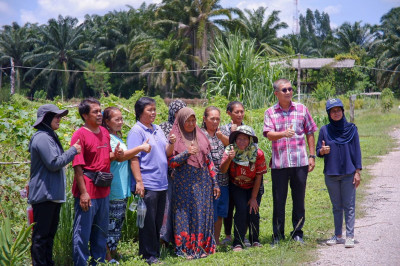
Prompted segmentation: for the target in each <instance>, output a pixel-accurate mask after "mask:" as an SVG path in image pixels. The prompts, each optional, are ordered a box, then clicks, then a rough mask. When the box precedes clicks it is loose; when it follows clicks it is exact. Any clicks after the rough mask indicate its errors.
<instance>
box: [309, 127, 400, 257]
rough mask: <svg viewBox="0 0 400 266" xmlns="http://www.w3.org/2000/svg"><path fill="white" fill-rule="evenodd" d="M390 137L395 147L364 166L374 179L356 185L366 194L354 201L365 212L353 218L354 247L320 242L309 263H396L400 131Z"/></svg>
mask: <svg viewBox="0 0 400 266" xmlns="http://www.w3.org/2000/svg"><path fill="white" fill-rule="evenodd" d="M392 136H393V137H394V138H396V139H397V147H396V148H395V149H394V150H393V151H392V152H390V153H389V154H387V155H385V156H382V157H379V158H378V160H379V162H378V163H376V164H374V165H372V166H370V167H368V168H367V171H369V173H371V174H372V175H373V176H374V178H373V179H372V180H371V181H370V183H369V184H368V185H364V186H362V184H361V187H359V188H358V189H363V190H364V189H365V190H366V197H365V198H364V201H363V202H362V203H359V202H356V208H363V209H364V210H365V211H364V213H365V215H364V216H363V218H360V219H357V218H356V223H355V232H354V234H355V247H354V248H345V247H344V245H343V244H338V245H335V246H327V245H326V244H325V243H321V247H320V248H319V249H318V252H317V253H318V260H317V261H315V262H313V263H312V265H400V130H396V131H394V132H393V133H392ZM332 223H333V220H332ZM343 232H344V233H345V230H343Z"/></svg>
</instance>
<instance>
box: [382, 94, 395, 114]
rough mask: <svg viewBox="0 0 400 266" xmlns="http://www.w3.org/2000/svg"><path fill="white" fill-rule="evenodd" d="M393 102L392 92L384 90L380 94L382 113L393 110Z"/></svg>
mask: <svg viewBox="0 0 400 266" xmlns="http://www.w3.org/2000/svg"><path fill="white" fill-rule="evenodd" d="M393 102H394V96H393V92H392V91H391V90H390V89H389V88H386V89H384V90H383V91H382V94H381V108H382V112H384V113H386V112H389V111H390V109H392V108H393Z"/></svg>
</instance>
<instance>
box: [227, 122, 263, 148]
mask: <svg viewBox="0 0 400 266" xmlns="http://www.w3.org/2000/svg"><path fill="white" fill-rule="evenodd" d="M240 133H243V134H246V135H247V136H250V137H252V138H253V142H254V143H258V138H257V136H256V135H254V134H253V130H251V127H249V126H246V125H242V126H239V127H238V128H237V129H236V131H233V132H232V133H231V134H230V135H229V143H230V144H233V142H235V140H236V137H237V135H239V134H240Z"/></svg>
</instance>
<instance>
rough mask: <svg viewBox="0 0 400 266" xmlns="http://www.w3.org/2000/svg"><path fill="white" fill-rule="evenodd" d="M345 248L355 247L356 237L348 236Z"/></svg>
mask: <svg viewBox="0 0 400 266" xmlns="http://www.w3.org/2000/svg"><path fill="white" fill-rule="evenodd" d="M344 247H345V248H354V238H351V237H346V242H345V243H344Z"/></svg>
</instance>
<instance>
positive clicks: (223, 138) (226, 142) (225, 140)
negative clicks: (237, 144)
mask: <svg viewBox="0 0 400 266" xmlns="http://www.w3.org/2000/svg"><path fill="white" fill-rule="evenodd" d="M216 135H217V137H218V138H219V139H220V140H221V142H222V144H224V146H225V147H226V146H228V145H229V137H228V136H226V135H224V134H223V133H222V132H221V131H219V130H218V131H217V133H216Z"/></svg>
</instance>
